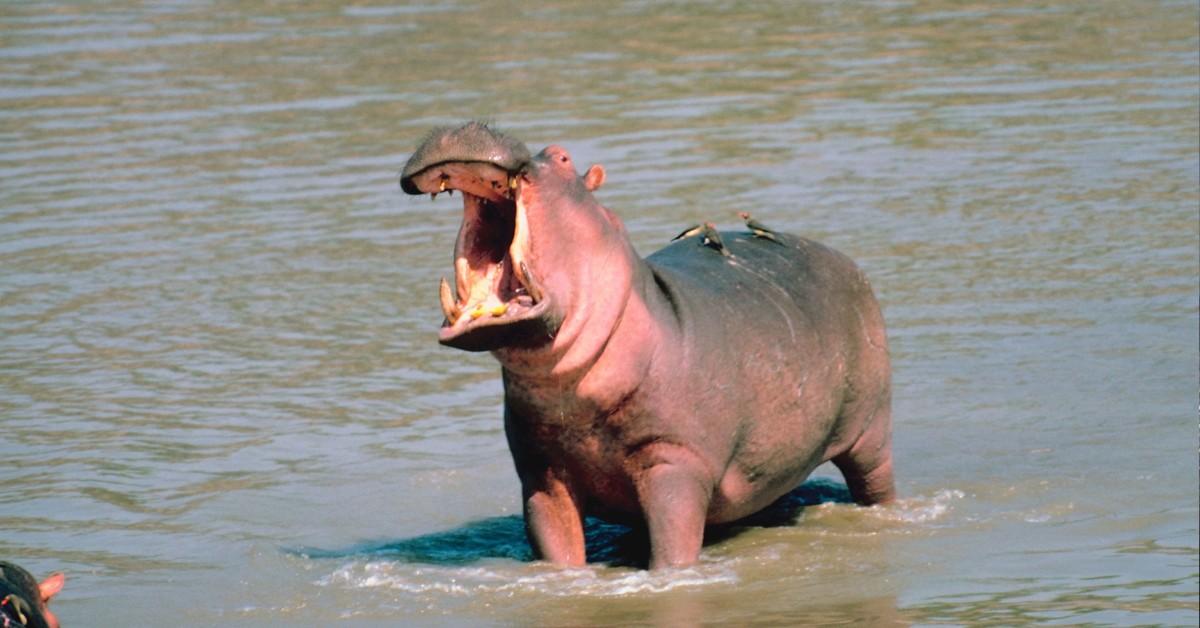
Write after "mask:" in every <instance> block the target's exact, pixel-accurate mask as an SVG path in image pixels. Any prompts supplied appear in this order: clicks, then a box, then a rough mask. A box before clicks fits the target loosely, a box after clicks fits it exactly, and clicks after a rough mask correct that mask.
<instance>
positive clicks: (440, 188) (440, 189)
mask: <svg viewBox="0 0 1200 628" xmlns="http://www.w3.org/2000/svg"><path fill="white" fill-rule="evenodd" d="M445 191H446V180H445V179H442V182H441V183H439V184H438V192H445Z"/></svg>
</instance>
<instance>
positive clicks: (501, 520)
mask: <svg viewBox="0 0 1200 628" xmlns="http://www.w3.org/2000/svg"><path fill="white" fill-rule="evenodd" d="M829 502H833V503H851V502H853V500H852V499H851V497H850V491H849V490H848V489H847V488H846V485H845V484H843V483H841V482H838V481H836V480H833V479H830V478H815V479H812V480H809V481H808V482H805V483H804V484H802V485H800V486H799V487H797V488H796V489H794V490H793V491H792V492H790V493H788V494H787V495H784V496H783V497H781V498H779V499H778V500H777V501H776V502H775V503H773V504H771V505H770V506H768V507H767V508H765V509H763V510H762V511H760V512H758V513H755V514H753V515H751V516H749V517H746V518H745V519H741V520H739V521H736V522H734V523H730V524H723V525H719V526H710V527H709V528H708V529H707V530H706V531H705V544H706V545H707V544H711V543H717V542H720V541H723V540H726V539H729V538H732V537H734V536H737V535H738V534H740V533H741V532H743V531H745V530H747V529H749V528H774V527H781V526H788V525H792V524H794V523H795V522H796V519H797V518H798V517H799V516H800V514H801V513H802V512H803V511H804V509H805V508H806V507H808V506H815V505H817V504H824V503H829ZM584 534H585V538H586V542H587V556H588V562H589V563H606V564H610V565H613V566H631V567H644V566H645V565H646V561H647V556H648V555H649V545H650V544H649V539H648V537H647V535H646V532H645V529H644V528H637V527H630V526H626V525H622V524H617V523H610V522H607V521H604V520H601V519H597V518H595V517H588V518H587V519H586V520H585V522H584ZM284 551H285V552H287V553H290V554H294V555H299V556H304V557H307V558H313V559H347V558H377V559H391V560H397V561H403V562H411V563H425V564H434V565H466V564H470V563H473V562H476V561H479V560H483V559H489V558H501V559H511V560H516V561H522V562H529V561H532V560H534V555H533V551H532V549H530V547H529V542H528V541H527V540H526V538H525V522H524V520H523V519H522V518H521V517H520V516H518V515H509V516H505V517H491V518H488V519H482V520H479V521H473V522H470V523H467V524H465V525H463V526H461V527H458V528H455V529H453V530H446V531H444V532H434V533H431V534H424V535H421V536H417V537H413V538H410V539H400V540H392V541H372V542H366V543H360V544H357V545H353V546H350V547H347V548H343V549H319V548H289V549H285V550H284Z"/></svg>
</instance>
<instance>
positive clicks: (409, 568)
mask: <svg viewBox="0 0 1200 628" xmlns="http://www.w3.org/2000/svg"><path fill="white" fill-rule="evenodd" d="M737 582H738V577H737V574H736V573H735V572H734V570H733V568H732V566H731V565H729V564H728V561H705V562H702V563H701V564H699V565H697V566H695V567H690V568H686V569H671V570H664V571H645V570H630V569H625V568H609V567H605V566H602V565H593V566H588V567H583V568H577V569H559V568H555V567H552V566H549V565H536V566H533V567H514V566H510V565H495V566H485V567H437V566H435V567H430V566H420V567H416V566H413V565H408V564H404V563H397V562H394V561H379V560H370V561H355V562H352V563H349V564H347V565H343V566H342V567H339V568H338V569H337V570H335V571H334V572H333V573H331V574H329V575H328V576H325V577H324V578H321V579H319V580H317V581H316V582H315V584H316V585H317V586H322V587H343V588H355V589H371V588H383V589H393V590H398V591H403V592H407V593H413V594H427V593H435V594H443V595H448V596H455V597H460V596H477V595H500V596H504V595H512V594H542V595H549V596H555V597H574V596H592V597H613V596H622V595H635V594H647V593H650V594H653V593H663V592H666V591H671V590H675V589H681V588H692V587H705V586H712V585H718V584H736V583H737Z"/></svg>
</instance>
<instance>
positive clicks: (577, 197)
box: [401, 123, 895, 568]
mask: <svg viewBox="0 0 1200 628" xmlns="http://www.w3.org/2000/svg"><path fill="white" fill-rule="evenodd" d="M603 182H604V170H603V168H601V167H599V166H592V167H591V168H589V169H587V170H586V171H585V172H584V174H582V175H580V174H579V173H578V171H577V170H576V168H575V166H574V164H573V163H572V161H571V158H570V155H569V154H568V153H567V151H566V150H564V149H562V148H560V147H558V146H549V147H547V148H546V149H544V150H543V151H541V152H540V153H538V154H537V155H532V156H531V155H530V153H529V151H528V150H527V149H526V148H525V147H524V145H523V144H521V143H520V142H518V141H516V140H514V139H512V138H509V137H508V136H505V135H503V134H501V133H499V132H497V131H495V130H493V129H490V128H489V127H486V126H484V125H479V124H477V123H470V124H467V125H464V126H462V127H459V128H457V129H439V130H436V131H435V132H434V133H433V134H431V135H430V137H429V139H427V140H426V142H425V143H423V144H422V145H421V147H420V148H419V149H418V150H417V152H416V153H414V154H413V156H412V158H411V159H410V160H409V162H408V164H407V165H406V166H405V168H404V171H403V175H402V179H401V184H402V186H403V188H404V190H405V191H406V192H409V193H412V194H432V195H435V196H436V195H437V194H441V193H444V192H449V193H453V192H454V191H458V192H460V193H461V194H462V197H463V224H462V227H461V228H460V230H459V235H458V239H457V243H456V245H455V251H454V261H453V270H454V280H453V282H447V281H445V280H443V283H442V285H441V289H440V299H441V303H442V309H443V312H444V314H445V321H444V322H443V325H442V329H441V330H440V332H439V341H440V342H442V343H443V344H445V345H447V346H451V347H456V348H461V349H465V350H471V351H490V352H491V353H492V355H493V356H495V358H496V359H497V360H498V361H499V362H500V366H501V373H502V377H503V381H504V401H505V417H504V418H505V431H506V435H507V437H508V442H509V447H510V449H511V450H512V454H513V460H514V462H515V465H516V470H517V473H518V475H519V477H520V480H521V485H522V492H523V498H524V504H525V520H526V527H527V529H528V532H529V538H530V542H531V544H532V546H533V548H534V550H535V551H536V552H537V553H538V555H539V556H541V557H542V558H544V559H546V560H549V561H552V562H555V563H560V564H565V565H579V564H582V563H583V562H584V561H585V560H586V556H585V554H584V544H583V528H582V520H583V517H584V516H585V515H588V514H595V515H598V516H601V517H605V518H608V519H612V520H618V521H626V522H631V523H634V524H637V525H645V526H646V527H647V528H648V531H649V536H650V544H651V555H650V559H649V564H650V566H651V567H652V568H660V567H671V566H682V565H688V564H690V563H693V562H695V561H696V559H697V558H698V556H699V552H700V549H701V546H702V543H703V538H704V528H705V526H706V525H707V524H713V523H724V522H729V521H734V520H737V519H740V518H742V517H746V516H748V515H751V514H753V513H755V512H757V511H758V510H761V509H762V508H764V507H766V506H767V505H769V504H770V503H771V502H773V501H774V500H776V499H778V498H779V497H780V496H782V495H784V494H785V493H787V492H788V491H790V490H791V489H793V488H795V487H796V486H798V485H799V484H800V483H801V482H803V481H804V479H805V478H806V477H807V476H808V475H809V473H811V472H812V470H813V469H815V468H816V467H817V466H819V465H820V464H821V463H823V462H825V461H828V460H832V461H833V462H834V463H835V464H836V465H837V467H838V468H839V469H840V470H841V471H842V473H843V475H844V476H845V478H846V482H847V485H848V486H849V488H850V491H851V493H852V495H853V496H854V497H855V499H856V500H857V501H858V502H859V503H861V504H877V503H884V502H888V501H890V500H892V499H893V498H894V495H895V491H894V482H893V477H892V456H891V383H890V380H891V377H890V372H891V371H890V366H889V360H888V351H887V340H886V334H885V331H884V323H883V318H882V314H881V312H880V309H879V306H878V304H877V303H876V301H875V298H874V296H873V294H872V290H871V287H870V284H869V282H868V281H867V279H866V277H865V276H864V275H863V273H862V272H861V271H860V270H859V269H858V268H857V267H856V266H855V265H854V263H853V262H851V261H850V260H849V259H848V258H846V257H845V256H843V255H842V254H840V253H838V252H836V251H834V250H832V249H830V248H828V247H826V246H823V245H821V244H819V243H817V242H814V241H812V240H808V239H805V238H800V237H796V236H792V235H788V234H780V233H774V234H771V237H762V236H763V232H762V230H761V228H760V227H761V226H760V225H757V223H756V224H755V228H754V231H755V232H757V235H756V233H755V232H751V231H747V232H721V233H719V234H717V233H715V232H714V231H712V230H711V229H709V230H707V232H706V234H700V235H694V236H688V237H682V238H681V239H680V240H679V241H677V242H675V243H673V244H671V245H670V246H667V247H666V248H663V249H662V250H660V251H658V252H656V253H654V254H653V255H650V256H649V257H647V258H645V259H642V258H640V257H639V256H638V255H637V253H636V252H635V251H634V250H633V247H632V246H631V245H630V243H629V239H628V237H627V235H626V232H625V228H624V225H623V224H622V222H621V220H620V219H619V218H618V217H617V216H616V215H615V214H614V213H612V212H611V211H609V210H608V209H606V208H605V207H603V206H602V205H600V203H599V202H598V201H597V200H596V198H595V196H594V195H593V192H595V190H597V189H598V188H599V187H600V186H601V185H602V184H603Z"/></svg>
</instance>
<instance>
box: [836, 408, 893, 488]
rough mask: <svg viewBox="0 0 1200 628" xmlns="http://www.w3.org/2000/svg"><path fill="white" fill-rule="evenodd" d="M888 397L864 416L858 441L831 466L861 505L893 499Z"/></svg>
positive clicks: (890, 426)
mask: <svg viewBox="0 0 1200 628" xmlns="http://www.w3.org/2000/svg"><path fill="white" fill-rule="evenodd" d="M887 397H888V396H886V395H885V397H884V400H883V401H882V402H881V403H880V404H879V405H878V406H877V407H876V408H875V409H874V411H873V412H872V413H871V416H869V417H867V420H866V429H865V430H864V431H863V433H862V435H860V436H859V437H858V440H857V441H855V442H854V444H853V445H851V446H850V448H849V449H847V450H846V451H845V452H844V453H842V454H839V455H837V456H834V458H833V464H835V465H837V468H838V470H839V471H841V472H842V475H843V476H844V477H845V478H846V486H848V487H849V488H850V495H851V496H852V497H854V501H856V502H858V503H859V504H862V505H864V506H870V505H872V504H883V503H887V502H890V501H893V500H894V499H896V483H895V480H894V478H893V477H892V410H891V403H890V399H888V398H887ZM844 418H845V417H844Z"/></svg>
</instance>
